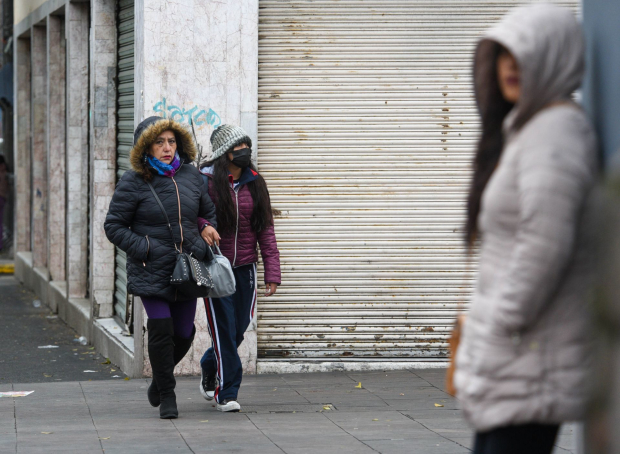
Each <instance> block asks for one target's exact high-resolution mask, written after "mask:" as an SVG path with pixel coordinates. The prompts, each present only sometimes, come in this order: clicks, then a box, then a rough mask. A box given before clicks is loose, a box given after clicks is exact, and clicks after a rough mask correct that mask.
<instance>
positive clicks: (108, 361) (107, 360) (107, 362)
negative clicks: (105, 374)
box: [101, 358, 112, 364]
mask: <svg viewBox="0 0 620 454" xmlns="http://www.w3.org/2000/svg"><path fill="white" fill-rule="evenodd" d="M101 364H112V363H111V362H110V358H106V359H105V361H104V362H102V363H101Z"/></svg>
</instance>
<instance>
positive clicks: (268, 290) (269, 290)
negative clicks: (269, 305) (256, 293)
mask: <svg viewBox="0 0 620 454" xmlns="http://www.w3.org/2000/svg"><path fill="white" fill-rule="evenodd" d="M277 289H278V284H274V283H273V282H269V283H268V284H266V285H265V296H271V295H273V294H274V293H276V290H277Z"/></svg>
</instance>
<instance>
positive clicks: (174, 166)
mask: <svg viewBox="0 0 620 454" xmlns="http://www.w3.org/2000/svg"><path fill="white" fill-rule="evenodd" d="M147 160H148V163H149V164H150V165H151V167H153V168H154V169H155V170H156V171H157V173H158V174H159V175H163V176H165V177H171V178H172V177H173V176H174V174H175V173H176V172H177V170H179V167H180V166H181V160H180V159H179V153H175V154H174V159H173V160H172V162H171V163H170V164H166V163H165V162H161V161H160V160H159V159H157V158H155V157H153V156H151V155H147Z"/></svg>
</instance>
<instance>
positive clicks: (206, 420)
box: [200, 419, 209, 422]
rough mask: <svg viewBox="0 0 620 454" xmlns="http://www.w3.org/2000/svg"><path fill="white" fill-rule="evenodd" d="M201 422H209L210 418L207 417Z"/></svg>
mask: <svg viewBox="0 0 620 454" xmlns="http://www.w3.org/2000/svg"><path fill="white" fill-rule="evenodd" d="M200 422H209V420H208V419H205V420H204V421H200Z"/></svg>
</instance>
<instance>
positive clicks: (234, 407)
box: [217, 400, 241, 413]
mask: <svg viewBox="0 0 620 454" xmlns="http://www.w3.org/2000/svg"><path fill="white" fill-rule="evenodd" d="M217 409H218V410H219V411H229V412H233V413H235V412H238V411H239V410H241V405H239V402H237V401H236V400H225V401H223V402H222V403H221V404H217Z"/></svg>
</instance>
